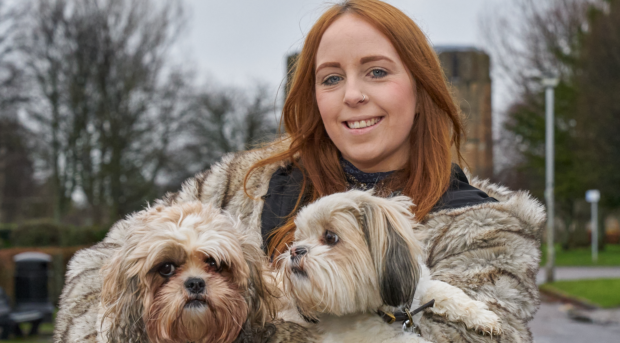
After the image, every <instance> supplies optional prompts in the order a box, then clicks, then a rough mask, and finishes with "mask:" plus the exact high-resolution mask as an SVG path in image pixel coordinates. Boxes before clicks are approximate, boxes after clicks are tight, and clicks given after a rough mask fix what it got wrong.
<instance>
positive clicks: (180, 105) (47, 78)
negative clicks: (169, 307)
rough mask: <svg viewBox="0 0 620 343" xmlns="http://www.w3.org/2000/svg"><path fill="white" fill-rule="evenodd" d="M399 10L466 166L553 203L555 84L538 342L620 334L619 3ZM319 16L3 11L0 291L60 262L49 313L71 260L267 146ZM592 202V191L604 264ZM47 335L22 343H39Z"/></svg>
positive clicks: (120, 0)
mask: <svg viewBox="0 0 620 343" xmlns="http://www.w3.org/2000/svg"><path fill="white" fill-rule="evenodd" d="M388 2H389V3H391V4H393V5H395V6H396V7H398V8H400V9H401V10H403V11H404V12H405V13H406V14H408V15H409V16H411V17H412V18H413V19H414V20H415V21H416V22H417V23H418V24H419V25H420V27H421V28H422V30H423V31H424V32H425V33H426V34H427V35H428V37H429V39H430V41H431V43H432V44H433V45H434V46H435V50H436V52H437V53H438V57H439V59H440V61H441V63H442V67H443V68H444V71H445V74H446V79H447V81H448V82H449V83H450V85H451V86H452V88H453V91H454V97H455V100H456V101H457V102H458V103H459V104H460V106H461V109H462V112H463V115H464V117H465V118H466V126H467V135H468V137H467V141H465V142H463V147H464V148H463V149H464V151H463V153H464V155H465V158H466V162H467V164H468V165H467V167H469V169H470V170H471V171H472V173H473V174H474V175H478V176H481V177H483V178H489V179H491V180H492V181H493V182H498V183H501V184H503V185H506V186H508V187H509V188H511V189H523V190H528V191H529V192H531V193H532V194H533V195H534V196H535V197H537V198H538V199H540V201H541V202H543V203H544V202H545V197H544V194H545V193H544V191H545V158H546V154H545V95H544V93H545V89H544V87H543V85H542V82H541V78H542V77H543V76H544V75H548V74H554V75H555V76H557V78H558V80H559V83H558V85H557V86H556V87H555V122H554V128H555V147H556V151H555V194H554V196H555V204H556V208H555V227H554V232H555V245H556V266H557V270H556V275H557V277H556V278H557V279H558V280H557V281H556V282H554V283H546V284H545V283H544V281H545V278H544V277H543V276H539V279H540V283H541V289H542V290H543V292H544V297H543V299H544V300H546V301H549V303H545V304H543V307H542V309H541V312H540V314H541V316H544V318H543V319H538V318H537V319H536V320H538V322H536V320H535V323H534V324H533V329H534V340H535V341H536V342H556V341H558V342H559V341H562V342H572V341H571V339H572V340H573V341H574V342H581V341H584V340H585V338H584V337H586V334H587V337H589V338H598V339H599V341H600V342H606V341H607V340H606V339H607V337H612V336H613V335H614V334H615V335H618V334H620V329H619V327H620V314H619V313H618V311H617V310H614V308H618V307H619V306H620V245H619V243H620V224H619V219H620V173H619V172H618V170H620V135H619V134H618V130H619V129H620V102H618V101H617V98H618V96H619V95H620V1H619V0H545V1H535V0H473V1H458V0H442V1H431V0H409V1H407V0H400V1H397V0H394V1H388ZM327 6H329V3H326V2H324V1H318V0H316V1H285V0H278V1H276V0H270V1H261V2H257V1H249V0H248V1H241V0H237V1H211V0H208V1H207V0H185V1H166V0H23V1H21V0H12V1H11V0H0V287H2V288H3V289H4V291H6V294H7V297H8V299H9V303H10V305H11V306H12V307H13V308H14V307H15V306H16V305H17V304H15V299H14V296H15V281H14V280H15V264H14V257H15V256H16V255H18V254H19V253H23V252H33V251H37V252H43V253H46V254H49V255H50V256H51V260H50V262H49V263H48V264H49V265H48V268H49V272H50V273H49V283H48V291H49V297H50V301H51V302H52V303H53V304H57V301H58V296H59V294H60V291H61V290H62V285H63V276H64V272H65V270H66V263H67V262H68V260H69V259H70V258H71V256H72V255H73V254H74V253H75V252H76V251H77V250H79V249H81V248H83V247H86V246H89V245H92V244H94V243H96V242H98V241H99V240H101V239H102V238H103V237H104V236H105V234H106V233H107V230H108V229H109V228H110V226H111V225H112V224H113V223H114V222H115V221H116V220H118V219H120V218H123V217H124V216H125V215H127V214H129V213H132V212H134V211H137V210H140V209H141V208H143V207H144V206H145V205H146V204H147V203H149V202H152V201H153V200H154V199H157V198H159V197H161V196H162V195H163V194H165V192H167V191H175V190H178V189H179V187H180V185H181V183H182V181H183V180H184V179H186V178H188V177H190V176H192V175H193V174H195V173H196V172H199V171H201V170H204V169H207V168H209V166H210V165H211V164H212V163H214V162H216V161H218V160H219V158H220V157H221V156H222V155H223V154H225V153H228V152H234V151H237V150H242V149H248V148H251V147H253V146H256V145H257V144H260V143H261V142H265V141H268V140H269V139H271V138H273V137H275V135H277V132H278V124H279V123H278V118H279V111H280V109H281V107H282V103H283V99H284V97H285V93H286V80H287V74H290V73H289V71H290V70H289V67H290V61H291V60H293V59H294V55H295V53H296V52H298V51H299V49H300V48H301V45H302V43H303V37H304V35H305V33H306V32H307V31H308V30H309V28H310V26H311V25H312V23H314V21H315V20H316V19H317V18H318V16H319V15H320V14H321V13H322V11H323V10H324V9H325V8H326V7H327ZM589 189H598V190H600V192H601V199H600V202H599V216H598V225H597V227H598V230H599V232H598V237H599V240H598V242H596V245H597V248H598V251H599V255H598V260H597V261H596V262H594V261H593V260H592V257H591V252H590V249H591V236H592V232H591V229H592V223H591V220H590V215H591V213H590V204H588V203H587V202H586V200H585V192H586V191H587V190H589ZM543 234H544V232H542V231H541V240H543V241H544V239H545V238H546V237H544V235H543ZM541 251H542V252H543V261H542V263H541V265H544V263H545V258H546V256H545V255H544V252H545V246H544V245H543V246H541ZM558 300H560V301H561V302H562V303H569V304H572V305H570V306H568V305H560V304H559V303H555V302H554V301H558ZM0 302H1V300H0ZM570 318H577V319H580V320H581V321H582V323H577V322H571V321H570V320H571V319H570ZM541 320H542V321H544V322H545V323H549V324H547V325H539V324H540V321H541ZM583 321H585V322H588V323H589V324H583ZM580 325H585V326H584V327H581V326H580ZM52 329H53V327H52V326H51V324H47V325H43V327H42V328H41V334H40V335H39V336H38V337H34V338H28V339H26V340H19V341H41V342H48V341H50V339H49V332H50V331H51V330H52ZM573 332H574V333H573ZM579 334H581V335H582V336H579ZM592 335H594V336H592ZM597 335H598V336H597ZM616 337H618V336H616Z"/></svg>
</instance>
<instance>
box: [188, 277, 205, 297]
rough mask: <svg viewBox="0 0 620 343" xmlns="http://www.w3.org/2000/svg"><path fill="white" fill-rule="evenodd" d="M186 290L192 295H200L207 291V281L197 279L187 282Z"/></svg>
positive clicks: (190, 279)
mask: <svg viewBox="0 0 620 343" xmlns="http://www.w3.org/2000/svg"><path fill="white" fill-rule="evenodd" d="M185 288H186V289H187V290H188V291H189V293H190V294H200V293H202V292H203V291H204V290H205V280H203V279H201V278H197V277H193V278H189V279H187V280H185Z"/></svg>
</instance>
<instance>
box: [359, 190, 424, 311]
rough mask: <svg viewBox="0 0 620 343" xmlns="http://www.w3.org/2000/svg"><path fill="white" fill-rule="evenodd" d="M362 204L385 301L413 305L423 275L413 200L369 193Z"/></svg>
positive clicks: (368, 238)
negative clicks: (415, 233) (414, 231)
mask: <svg viewBox="0 0 620 343" xmlns="http://www.w3.org/2000/svg"><path fill="white" fill-rule="evenodd" d="M363 198H364V199H363V201H362V203H361V204H360V210H361V212H362V223H361V225H362V229H363V230H364V234H365V236H366V240H367V243H368V246H369V248H370V253H371V255H372V258H373V261H374V264H375V269H376V270H377V276H378V278H379V287H380V291H381V298H382V299H383V302H384V303H385V304H387V305H390V306H395V307H399V306H401V305H407V306H408V305H410V304H411V302H412V301H413V296H414V294H415V289H416V286H417V283H418V279H419V277H420V265H419V264H418V257H419V256H421V255H422V254H423V250H422V247H421V245H420V243H419V242H418V241H417V240H416V239H415V238H414V237H413V226H414V224H415V222H414V221H413V215H412V214H411V212H410V210H409V209H410V208H411V206H413V203H412V202H411V199H409V198H408V197H405V196H397V197H393V198H388V199H385V198H380V197H376V196H371V195H370V194H369V193H366V196H363Z"/></svg>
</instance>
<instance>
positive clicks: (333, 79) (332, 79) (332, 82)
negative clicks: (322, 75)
mask: <svg viewBox="0 0 620 343" xmlns="http://www.w3.org/2000/svg"><path fill="white" fill-rule="evenodd" d="M340 80H342V78H341V77H340V76H337V75H332V76H330V77H328V78H326V79H325V80H324V81H323V82H322V84H323V85H324V86H333V85H335V84H336V83H338V81H340Z"/></svg>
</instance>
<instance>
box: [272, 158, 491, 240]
mask: <svg viewBox="0 0 620 343" xmlns="http://www.w3.org/2000/svg"><path fill="white" fill-rule="evenodd" d="M341 164H342V166H343V170H344V171H345V175H346V178H347V182H348V184H349V187H350V188H361V189H370V188H372V187H374V185H376V184H377V182H379V181H381V180H383V179H385V178H386V177H387V176H389V175H390V174H391V173H392V172H383V173H364V172H362V171H360V170H359V169H357V168H356V167H355V166H353V164H351V163H350V162H348V161H346V160H341ZM302 182H303V174H302V172H301V170H299V169H297V168H293V166H292V165H289V166H287V167H284V168H279V169H278V170H276V172H275V173H273V176H272V177H271V180H270V181H269V189H268V190H267V194H265V195H264V196H263V199H264V201H265V204H264V206H263V212H262V214H261V233H262V236H263V242H264V247H266V246H267V245H268V243H269V234H270V233H271V231H272V230H273V229H275V228H278V227H280V226H282V225H283V224H284V223H286V220H287V218H288V216H289V215H290V214H291V212H292V211H293V209H295V204H296V202H297V198H298V197H299V192H301V185H302ZM488 202H497V200H496V199H495V198H492V197H489V196H488V195H487V194H486V193H485V192H483V191H481V190H479V189H478V188H475V187H473V186H471V185H470V184H469V180H467V176H465V173H464V172H463V170H462V169H461V168H460V167H459V166H458V165H456V164H452V175H451V177H450V186H449V187H448V190H447V191H446V192H445V193H444V194H443V195H442V196H441V199H439V201H438V202H437V204H435V207H433V209H432V210H431V212H437V211H441V210H445V209H454V208H460V207H466V206H473V205H478V204H483V203H488Z"/></svg>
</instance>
